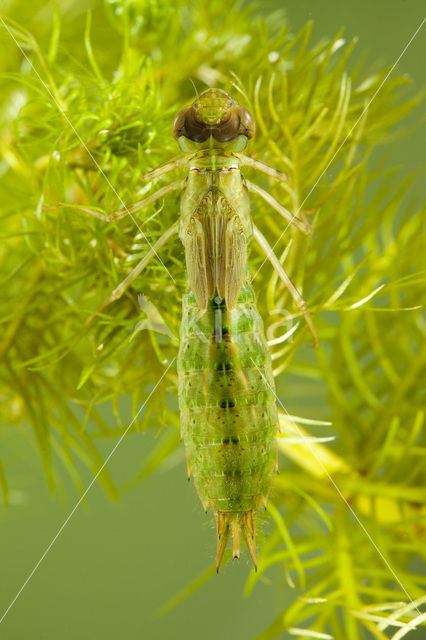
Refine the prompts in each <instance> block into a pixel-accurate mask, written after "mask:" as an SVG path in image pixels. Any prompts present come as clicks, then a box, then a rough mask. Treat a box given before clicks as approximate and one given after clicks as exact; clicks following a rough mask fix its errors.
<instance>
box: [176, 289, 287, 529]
mask: <svg viewBox="0 0 426 640" xmlns="http://www.w3.org/2000/svg"><path fill="white" fill-rule="evenodd" d="M180 338H181V342H180V349H179V356H178V373H179V402H180V410H181V433H182V437H183V440H184V443H185V447H186V456H187V465H188V471H189V473H190V474H191V477H193V478H194V482H195V486H196V488H197V491H198V494H199V496H200V499H201V502H202V503H203V506H204V508H205V510H207V509H208V507H211V508H212V509H213V511H214V512H215V513H216V514H218V513H219V514H220V513H222V514H231V512H232V513H233V514H235V516H236V517H238V514H239V513H240V514H241V515H242V512H245V514H246V515H247V513H249V515H250V519H252V516H253V514H254V513H255V512H256V510H257V508H258V506H259V503H260V502H261V501H262V499H265V500H266V498H267V495H268V493H269V491H270V488H271V484H272V479H273V473H274V471H275V469H276V466H277V449H276V432H277V424H278V419H277V410H276V404H275V395H274V391H275V386H274V379H273V374H272V368H271V358H270V354H269V350H268V346H267V344H266V340H265V337H264V332H263V322H262V319H261V317H260V315H259V313H258V311H257V309H256V305H255V299H254V293H253V290H252V288H251V286H250V285H249V284H248V282H246V283H245V284H244V285H243V287H242V289H241V291H240V294H239V297H238V301H237V304H236V305H235V307H234V308H233V309H232V310H227V309H226V305H225V301H224V300H223V299H221V298H219V297H216V298H215V299H214V300H209V303H208V308H207V311H206V312H205V313H204V314H201V313H200V311H199V307H198V306H197V304H196V301H195V297H194V295H193V294H192V293H189V294H187V295H186V296H184V299H183V318H182V324H181V332H180ZM227 521H228V525H229V524H231V523H230V520H229V518H227ZM225 524H226V522H225ZM225 524H224V525H223V526H224V527H225ZM243 524H244V523H243V522H242V521H241V522H240V523H239V527H240V528H242V529H243V533H244V535H246V533H247V532H246V531H245V530H244V528H243V526H242V525H243ZM218 529H219V523H218ZM249 529H250V525H249ZM233 533H234V532H233ZM253 535H254V534H253Z"/></svg>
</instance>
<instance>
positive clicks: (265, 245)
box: [253, 225, 319, 348]
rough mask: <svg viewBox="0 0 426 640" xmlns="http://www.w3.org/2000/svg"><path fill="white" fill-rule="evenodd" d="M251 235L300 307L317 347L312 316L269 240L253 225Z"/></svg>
mask: <svg viewBox="0 0 426 640" xmlns="http://www.w3.org/2000/svg"><path fill="white" fill-rule="evenodd" d="M253 235H254V238H255V239H256V241H257V242H258V243H259V245H260V246H261V248H262V249H263V251H264V252H265V253H266V257H267V258H268V260H269V261H270V262H271V264H272V266H273V267H274V269H275V271H276V272H277V273H278V275H279V277H280V278H281V280H282V282H283V283H284V285H285V286H286V287H287V289H288V291H289V292H290V295H291V296H292V298H293V300H294V301H295V303H296V306H297V308H298V309H300V311H301V312H302V313H303V317H304V318H305V321H306V324H307V325H308V327H309V331H310V332H311V334H312V337H313V339H314V348H317V347H318V344H319V341H318V335H317V332H316V329H315V325H314V323H313V321H312V318H311V316H310V315H309V311H308V309H307V306H306V302H305V300H304V299H303V297H302V295H301V294H300V293H299V291H298V290H297V289H296V287H295V286H294V284H293V283H292V281H291V280H290V278H289V277H288V275H287V274H286V272H285V271H284V269H283V267H282V265H281V262H280V261H279V260H278V258H277V256H276V255H275V253H274V252H273V250H272V248H271V246H270V245H269V242H268V241H267V239H266V238H265V236H264V235H263V234H262V233H261V232H260V231H259V229H258V228H257V227H256V226H255V225H253Z"/></svg>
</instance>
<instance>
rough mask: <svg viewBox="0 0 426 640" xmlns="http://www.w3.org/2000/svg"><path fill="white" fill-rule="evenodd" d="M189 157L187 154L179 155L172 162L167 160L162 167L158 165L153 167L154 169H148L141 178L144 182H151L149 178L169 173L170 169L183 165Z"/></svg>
mask: <svg viewBox="0 0 426 640" xmlns="http://www.w3.org/2000/svg"><path fill="white" fill-rule="evenodd" d="M186 162H187V159H186V157H185V156H178V157H177V158H175V159H174V160H172V161H171V162H167V163H166V164H163V165H161V167H157V169H153V170H152V171H148V173H145V174H144V175H143V176H141V179H142V180H143V181H144V182H149V180H153V179H154V178H158V176H163V175H164V174H165V173H169V171H173V169H177V168H178V167H181V166H182V165H183V164H186Z"/></svg>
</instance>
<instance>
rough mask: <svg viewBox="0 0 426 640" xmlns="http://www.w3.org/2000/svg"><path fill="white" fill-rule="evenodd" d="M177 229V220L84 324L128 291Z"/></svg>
mask: <svg viewBox="0 0 426 640" xmlns="http://www.w3.org/2000/svg"><path fill="white" fill-rule="evenodd" d="M178 229H179V220H177V221H176V222H175V223H174V224H172V226H171V227H169V228H168V229H167V230H166V231H165V232H164V233H163V235H162V236H160V237H159V238H158V240H157V242H155V243H154V244H153V245H152V247H151V248H150V249H149V251H147V252H146V254H145V255H144V257H143V258H142V260H141V261H140V262H139V263H138V264H137V265H136V267H135V268H134V269H132V270H131V272H130V273H129V274H128V275H127V276H126V278H124V280H123V281H122V282H120V284H119V285H118V287H116V288H115V289H114V291H113V292H112V293H111V295H110V296H109V298H107V299H106V300H104V302H102V304H100V305H99V307H98V308H97V309H96V311H95V312H94V313H92V314H91V315H90V316H89V318H88V319H87V320H86V324H89V322H91V321H92V320H93V318H94V317H95V315H96V314H97V313H99V312H100V311H102V310H103V309H105V307H107V306H108V305H109V304H111V302H114V301H115V300H118V299H119V298H121V296H122V295H123V293H124V292H125V291H126V289H128V287H129V286H130V285H131V284H132V282H133V281H134V280H135V279H136V278H137V277H138V275H139V274H140V273H142V271H143V270H144V269H145V267H146V266H147V265H148V264H149V262H150V261H151V260H152V258H153V257H154V256H156V255H157V251H158V250H159V249H160V248H161V247H162V246H163V245H164V244H165V243H166V242H167V241H168V240H169V238H171V237H172V236H173V235H174V234H175V233H177V231H178Z"/></svg>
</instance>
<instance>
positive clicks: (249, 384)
mask: <svg viewBox="0 0 426 640" xmlns="http://www.w3.org/2000/svg"><path fill="white" fill-rule="evenodd" d="M254 132H255V124H254V121H253V118H252V116H251V114H250V113H249V112H248V111H247V109H245V108H244V107H242V106H240V105H239V104H237V103H236V102H235V101H234V100H233V99H232V98H231V96H229V95H228V94H227V93H226V92H225V91H223V90H221V89H208V90H207V91H204V92H203V93H202V94H201V95H199V96H198V97H197V99H196V100H195V102H194V103H193V104H192V105H191V106H189V107H186V108H184V109H182V111H180V113H179V114H178V115H177V117H176V119H175V122H174V125H173V135H174V137H175V138H176V139H177V141H178V143H179V146H180V149H181V151H183V152H184V154H183V155H182V156H181V157H179V158H178V159H176V160H174V161H172V162H170V163H168V164H165V165H163V166H161V167H159V168H158V169H155V170H154V171H151V172H150V173H148V174H146V175H145V176H144V179H145V180H152V179H154V178H156V177H158V176H160V175H163V174H165V173H168V172H169V171H172V170H174V169H177V168H179V167H182V166H184V167H186V168H187V176H186V178H185V179H184V180H183V181H177V182H172V183H170V184H168V185H166V186H165V187H162V188H161V189H159V190H158V191H156V192H155V193H153V194H150V195H149V196H148V197H146V198H145V199H144V200H142V201H141V202H139V203H137V204H136V205H134V206H133V207H131V208H130V209H126V210H124V211H123V210H122V211H119V212H117V213H115V214H112V215H110V216H108V217H107V220H116V219H118V218H121V217H123V216H125V215H127V214H128V213H129V212H130V213H132V212H136V211H138V210H140V209H141V208H143V207H144V206H146V205H148V204H150V203H151V202H154V201H155V200H157V199H158V198H160V197H162V196H164V195H166V194H167V193H169V192H171V191H173V190H177V189H180V190H181V191H182V198H181V214H180V220H179V221H177V222H175V223H174V224H173V225H172V226H171V227H170V228H169V229H168V230H167V231H166V232H165V233H164V234H163V235H162V236H161V237H160V238H159V240H157V242H156V243H155V244H154V245H153V246H152V247H151V248H150V250H149V251H148V252H147V254H146V255H145V257H144V258H143V259H142V261H141V262H140V263H139V264H138V265H137V266H136V267H135V268H134V269H133V271H131V273H130V274H129V275H128V276H127V278H126V279H125V280H124V281H123V283H121V284H120V285H119V286H118V287H117V289H116V290H115V291H114V292H113V293H112V295H111V296H110V298H108V300H106V301H105V303H104V304H103V305H102V308H103V307H104V306H106V304H108V303H109V302H111V301H112V300H116V299H117V298H119V297H120V296H121V295H122V293H123V292H124V291H125V289H127V287H128V286H129V285H130V284H131V282H132V281H133V280H134V279H135V278H136V277H137V276H138V275H139V274H140V273H141V271H142V270H143V269H144V268H145V266H146V265H147V264H148V262H149V261H150V260H151V259H152V258H153V256H154V255H156V253H157V251H158V250H159V249H160V248H161V247H162V246H163V245H164V244H165V243H166V242H167V240H168V239H169V238H170V237H171V236H172V235H173V234H175V233H179V236H180V239H181V241H182V243H183V245H184V248H185V255H186V265H187V272H188V283H189V291H188V293H186V295H184V297H183V317H182V324H181V330H180V348H179V355H178V377H179V405H180V413H181V435H182V439H183V441H184V443H185V448H186V459H187V470H188V476H189V477H192V478H193V479H194V483H195V487H196V489H197V492H198V495H199V497H200V499H201V503H202V505H203V507H204V509H205V511H207V510H208V509H209V508H210V509H212V511H213V512H214V514H215V518H216V527H217V554H216V568H217V570H219V566H220V564H221V561H222V558H223V554H224V551H225V548H226V546H227V542H228V538H229V535H230V534H231V536H232V554H233V557H234V558H236V557H239V554H240V541H239V538H240V532H241V533H242V534H243V536H244V538H245V540H246V543H247V547H248V550H249V552H250V555H251V558H252V560H253V564H254V566H255V567H257V553H256V542H255V517H256V513H257V510H258V508H259V506H260V505H261V504H262V503H263V504H266V501H267V499H268V495H269V492H270V490H271V486H272V480H273V475H274V472H275V471H276V470H277V464H278V463H277V446H276V434H277V429H278V416H277V408H276V400H275V387H274V379H273V374H272V367H271V357H270V353H269V350H268V346H267V343H266V340H265V337H264V331H263V322H262V319H261V317H260V315H259V313H258V311H257V309H256V302H255V296H254V292H253V289H252V287H251V284H250V278H249V275H248V270H247V248H248V245H249V242H250V240H251V239H252V238H254V239H255V241H257V242H258V243H259V245H260V246H261V248H262V249H263V251H264V252H265V254H266V256H267V258H268V259H269V260H270V261H271V263H272V265H273V266H274V268H275V269H276V271H277V272H278V275H279V276H280V278H281V279H282V281H283V282H284V284H285V286H286V287H287V288H288V290H289V292H290V293H291V295H292V296H293V298H294V300H295V303H296V305H297V306H298V308H299V309H300V310H301V312H302V313H303V315H304V317H305V319H306V321H307V323H308V326H309V328H310V330H311V333H312V335H313V336H314V343H316V342H317V337H316V332H315V328H314V326H313V323H312V320H311V318H310V316H309V314H308V312H307V309H306V305H305V302H304V300H303V298H302V296H301V295H300V293H299V292H298V291H297V289H296V288H295V287H294V285H293V284H292V283H291V281H290V280H289V278H288V276H287V274H286V273H285V271H284V269H283V268H282V266H281V263H280V262H279V260H278V258H277V257H276V256H275V254H274V253H273V251H272V249H271V247H270V246H269V244H268V243H267V241H266V239H265V238H264V236H263V235H262V234H261V233H260V231H259V230H258V229H257V227H256V226H255V225H254V224H253V222H252V220H251V216H250V203H249V195H248V194H249V191H251V192H253V193H254V194H257V195H259V196H260V197H262V198H263V199H264V200H265V201H266V202H267V203H268V204H270V205H271V206H272V207H273V208H274V209H275V210H276V211H277V213H278V214H280V215H281V216H282V217H283V218H284V220H286V221H287V223H291V224H293V225H295V226H296V227H298V228H299V229H300V230H301V231H303V232H304V233H310V226H309V223H308V222H307V221H306V219H299V218H297V217H295V216H293V215H292V214H291V213H290V212H289V211H287V210H286V209H285V208H284V207H283V206H282V205H281V204H280V203H279V202H278V201H276V200H275V199H274V198H273V197H272V196H271V195H270V194H268V193H267V192H266V191H264V190H263V189H261V188H260V187H258V186H257V185H255V184H252V183H250V182H248V181H247V180H245V179H244V178H243V176H242V175H241V171H240V168H241V166H249V167H252V168H254V169H257V170H258V171H261V172H263V173H265V174H267V175H268V176H271V177H272V178H275V179H277V180H281V181H286V180H287V176H285V175H284V174H282V173H281V172H280V171H278V170H276V169H274V168H272V167H270V166H269V165H267V164H265V163H263V162H260V161H258V160H254V159H252V158H250V157H248V156H245V155H243V154H242V151H243V150H244V149H245V147H246V145H247V142H248V140H249V139H250V138H251V137H252V136H253V135H254ZM86 211H87V212H88V213H92V214H93V215H97V216H98V217H102V219H105V216H102V215H101V214H98V213H96V212H94V211H91V210H86ZM302 218H304V216H303V215H302Z"/></svg>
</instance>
